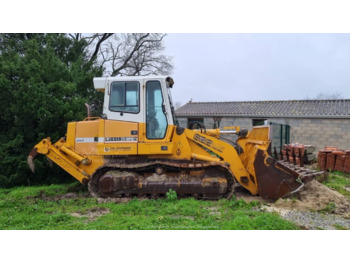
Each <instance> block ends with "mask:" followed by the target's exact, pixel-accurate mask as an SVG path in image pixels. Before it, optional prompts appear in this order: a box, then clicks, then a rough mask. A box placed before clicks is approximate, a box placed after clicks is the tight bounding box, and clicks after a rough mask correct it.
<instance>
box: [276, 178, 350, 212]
mask: <svg viewBox="0 0 350 262" xmlns="http://www.w3.org/2000/svg"><path fill="white" fill-rule="evenodd" d="M271 206H274V207H278V208H283V209H295V210H300V211H324V212H328V213H334V214H338V215H341V216H343V217H345V218H350V202H349V200H348V199H347V198H346V197H345V196H343V195H342V194H340V193H338V192H336V191H334V190H332V189H330V188H328V187H327V186H325V185H322V184H321V183H319V182H317V181H316V180H313V181H311V182H309V183H307V184H305V186H304V188H302V189H301V190H300V191H299V192H297V193H296V194H294V195H293V196H291V197H289V198H286V199H279V200H278V201H276V202H275V203H274V204H272V205H271Z"/></svg>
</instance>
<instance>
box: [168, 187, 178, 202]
mask: <svg viewBox="0 0 350 262" xmlns="http://www.w3.org/2000/svg"><path fill="white" fill-rule="evenodd" d="M166 197H167V199H168V200H169V201H175V200H176V199H177V194H176V191H174V190H172V189H171V188H170V189H169V191H168V192H167V193H166Z"/></svg>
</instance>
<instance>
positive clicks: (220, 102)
mask: <svg viewBox="0 0 350 262" xmlns="http://www.w3.org/2000/svg"><path fill="white" fill-rule="evenodd" d="M324 101H350V98H344V99H290V100H249V101H206V102H187V103H186V104H222V103H252V102H254V103H257V102H258V103H259V102H261V103H262V102H264V103H266V102H324ZM186 104H185V105H186Z"/></svg>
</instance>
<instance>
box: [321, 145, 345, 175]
mask: <svg viewBox="0 0 350 262" xmlns="http://www.w3.org/2000/svg"><path fill="white" fill-rule="evenodd" d="M317 166H318V168H319V169H320V170H322V171H324V170H328V171H340V172H346V173H350V150H347V151H344V150H341V149H338V148H337V147H331V146H328V147H325V149H324V150H320V151H319V152H318V157H317Z"/></svg>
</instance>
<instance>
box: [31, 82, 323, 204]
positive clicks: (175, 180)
mask: <svg viewBox="0 0 350 262" xmlns="http://www.w3.org/2000/svg"><path fill="white" fill-rule="evenodd" d="M173 85H174V81H173V79H172V78H170V77H159V76H157V77H103V78H94V87H95V89H96V90H98V91H101V92H104V106H103V114H102V115H101V117H91V116H90V115H88V117H87V118H85V119H84V120H83V121H78V122H70V123H68V127H67V134H66V136H65V137H63V138H61V139H60V140H59V141H57V142H55V143H52V142H51V141H50V138H46V139H43V140H42V141H41V142H40V143H38V144H37V145H35V146H34V148H33V150H32V151H31V153H30V154H29V156H28V163H29V166H30V167H31V168H32V170H33V171H34V162H33V160H34V158H35V157H36V155H37V154H38V153H39V154H43V155H46V156H47V157H48V158H49V159H50V160H52V161H53V162H55V163H56V164H57V165H59V166H60V167H61V168H63V169H64V170H65V171H67V172H68V173H69V174H70V175H72V176H73V177H75V178H76V179H77V180H79V181H80V182H81V183H83V184H86V185H88V187H89V191H90V193H91V195H93V196H95V197H102V198H106V197H111V198H118V197H131V196H136V197H137V196H152V197H158V196H162V195H164V194H165V193H166V192H168V191H169V190H170V189H172V190H174V191H176V192H177V194H178V195H179V196H180V197H186V196H192V197H195V198H199V199H200V198H202V199H219V198H223V197H226V198H230V197H231V196H232V194H233V193H234V185H235V183H239V184H241V185H242V186H243V187H244V188H246V189H247V190H249V192H250V193H251V194H252V195H258V194H259V195H260V196H262V197H264V198H271V199H277V198H279V197H283V196H285V195H287V194H291V193H293V192H295V191H298V190H299V189H300V188H301V187H302V186H303V183H305V182H307V181H309V180H311V179H313V178H314V176H315V175H317V173H315V172H314V171H311V170H306V169H303V170H297V169H296V168H293V167H291V166H289V165H287V164H285V163H283V162H280V161H276V160H275V159H273V158H272V157H270V156H269V154H268V147H269V145H270V140H269V134H270V131H269V127H268V126H261V127H254V128H253V129H252V130H251V131H250V132H248V131H247V130H239V128H238V127H236V128H234V129H232V130H231V131H230V130H220V129H206V128H205V127H204V126H203V124H200V123H197V125H196V126H197V129H187V128H182V127H179V126H177V125H176V119H175V114H174V107H173V105H172V101H171V95H170V89H171V88H172V87H173ZM222 133H235V134H236V135H237V140H236V141H234V142H233V143H228V142H227V141H226V140H223V139H222Z"/></svg>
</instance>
